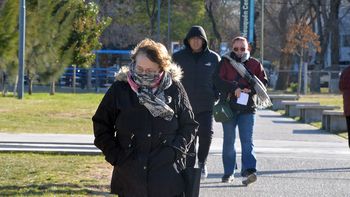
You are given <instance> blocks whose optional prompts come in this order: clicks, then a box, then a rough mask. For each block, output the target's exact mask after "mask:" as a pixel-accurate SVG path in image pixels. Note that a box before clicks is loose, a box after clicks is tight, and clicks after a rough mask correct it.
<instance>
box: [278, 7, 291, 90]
mask: <svg viewBox="0 0 350 197" xmlns="http://www.w3.org/2000/svg"><path fill="white" fill-rule="evenodd" d="M288 12H289V10H288V6H287V4H284V5H282V8H281V10H280V13H279V17H278V27H279V32H280V35H281V38H280V43H281V49H284V48H285V46H286V43H287V42H286V40H287V38H286V36H287V30H288V26H287V23H286V21H288ZM280 70H284V71H286V70H291V55H289V54H287V53H281V59H280ZM289 78H290V73H287V72H283V73H279V75H278V79H277V83H276V88H275V89H276V90H285V89H287V87H288V82H289Z"/></svg>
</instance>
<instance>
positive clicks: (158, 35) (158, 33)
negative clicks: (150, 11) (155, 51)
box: [157, 0, 160, 42]
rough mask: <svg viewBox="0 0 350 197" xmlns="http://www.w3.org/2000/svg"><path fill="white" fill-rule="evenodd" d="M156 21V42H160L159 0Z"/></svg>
mask: <svg viewBox="0 0 350 197" xmlns="http://www.w3.org/2000/svg"><path fill="white" fill-rule="evenodd" d="M157 19H158V29H157V40H158V42H160V0H158V13H157Z"/></svg>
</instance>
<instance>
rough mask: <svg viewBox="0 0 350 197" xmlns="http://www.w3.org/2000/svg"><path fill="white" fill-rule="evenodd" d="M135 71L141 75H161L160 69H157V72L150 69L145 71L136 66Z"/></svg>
mask: <svg viewBox="0 0 350 197" xmlns="http://www.w3.org/2000/svg"><path fill="white" fill-rule="evenodd" d="M135 71H136V72H137V73H139V74H143V73H147V74H158V73H160V70H159V69H157V70H153V69H149V68H146V69H143V68H142V67H141V66H136V67H135Z"/></svg>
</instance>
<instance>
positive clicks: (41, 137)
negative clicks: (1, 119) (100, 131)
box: [0, 110, 350, 197]
mask: <svg viewBox="0 0 350 197" xmlns="http://www.w3.org/2000/svg"><path fill="white" fill-rule="evenodd" d="M256 117H257V119H256V125H255V132H254V141H255V147H256V155H257V160H258V180H257V182H255V183H253V184H251V185H249V186H247V187H246V186H244V185H242V183H241V181H242V178H241V177H240V175H239V170H240V169H239V168H240V165H241V163H240V160H241V158H240V156H241V154H240V153H241V149H240V143H239V140H238V139H237V140H236V149H237V152H238V158H237V161H238V170H237V172H236V173H235V180H234V181H233V183H221V177H222V175H223V167H222V159H221V158H222V155H221V151H222V126H221V124H219V123H215V124H214V138H213V143H212V146H211V149H210V153H209V157H208V164H207V166H208V171H209V175H208V178H206V179H205V180H202V181H201V188H200V196H201V197H217V196H218V197H231V196H244V197H248V196H251V197H264V196H273V197H275V196H281V197H282V196H283V197H289V196H290V197H292V196H293V197H294V196H298V197H303V196H305V197H306V196H307V197H310V196H315V197H316V196H317V197H320V196H332V197H333V196H337V197H343V196H344V197H345V196H346V197H350V149H349V147H348V143H347V140H346V139H344V138H341V137H339V136H337V135H335V134H331V133H328V132H325V131H322V130H319V129H317V128H315V127H313V126H310V125H308V124H303V123H299V122H296V121H295V120H293V119H291V118H288V117H284V116H281V115H280V114H278V113H277V112H274V111H270V110H261V111H258V113H257V116H256ZM0 151H21V152H27V151H30V152H60V153H65V154H72V153H74V154H76V153H78V154H101V153H100V151H99V150H98V149H96V148H95V147H94V145H93V135H92V134H91V135H75V134H9V133H0Z"/></svg>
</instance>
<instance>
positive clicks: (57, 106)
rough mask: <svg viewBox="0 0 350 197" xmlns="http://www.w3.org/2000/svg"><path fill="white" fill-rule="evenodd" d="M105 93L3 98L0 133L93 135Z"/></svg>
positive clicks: (0, 104) (0, 106) (0, 99)
mask: <svg viewBox="0 0 350 197" xmlns="http://www.w3.org/2000/svg"><path fill="white" fill-rule="evenodd" d="M102 97H103V94H93V93H91V94H69V93H57V94H55V95H53V96H50V95H49V94H48V93H34V94H33V95H27V94H26V95H25V96H24V99H23V100H18V99H17V98H14V97H0V132H8V133H79V134H91V133H92V121H91V117H92V116H93V114H94V113H95V111H96V109H97V107H98V104H99V103H100V101H101V99H102Z"/></svg>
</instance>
